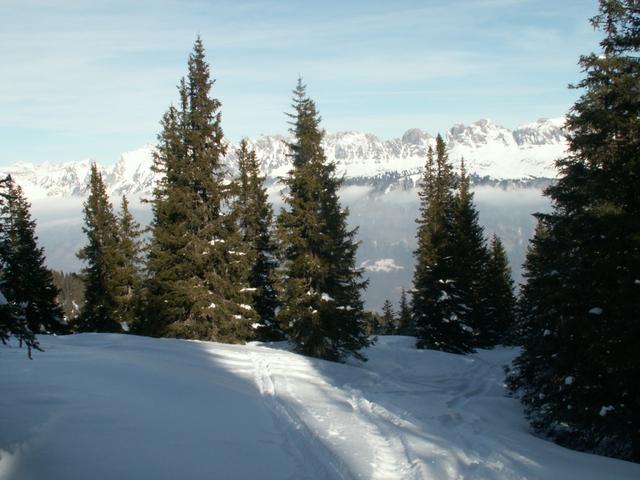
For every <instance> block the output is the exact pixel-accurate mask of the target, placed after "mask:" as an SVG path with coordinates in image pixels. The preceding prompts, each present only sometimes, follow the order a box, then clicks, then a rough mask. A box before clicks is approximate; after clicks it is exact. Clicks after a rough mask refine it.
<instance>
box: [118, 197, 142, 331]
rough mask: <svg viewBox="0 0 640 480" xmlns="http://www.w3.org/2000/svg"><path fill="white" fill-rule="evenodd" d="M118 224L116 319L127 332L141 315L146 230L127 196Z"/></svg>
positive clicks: (123, 202) (124, 198) (123, 200)
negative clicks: (135, 216)
mask: <svg viewBox="0 0 640 480" xmlns="http://www.w3.org/2000/svg"><path fill="white" fill-rule="evenodd" d="M117 222H118V223H117V247H116V262H115V269H114V271H113V284H114V290H115V302H116V304H115V310H114V319H115V320H116V321H117V322H118V323H119V324H120V325H121V326H122V329H123V330H124V331H129V329H130V328H132V327H135V324H136V322H137V321H138V318H139V315H140V298H141V297H140V295H141V286H142V277H141V274H140V269H141V262H142V258H141V255H142V243H141V241H140V235H141V234H142V229H141V228H140V224H139V223H138V222H137V221H136V220H135V218H133V215H132V214H131V212H130V211H129V201H128V200H127V197H126V196H123V197H122V205H121V209H120V213H119V215H118V217H117Z"/></svg>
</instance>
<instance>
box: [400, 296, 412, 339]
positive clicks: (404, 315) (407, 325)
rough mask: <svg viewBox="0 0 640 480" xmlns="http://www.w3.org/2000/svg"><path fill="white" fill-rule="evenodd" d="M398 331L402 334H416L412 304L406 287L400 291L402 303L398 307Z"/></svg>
mask: <svg viewBox="0 0 640 480" xmlns="http://www.w3.org/2000/svg"><path fill="white" fill-rule="evenodd" d="M398 333H399V334H400V335H415V334H416V329H415V326H414V325H413V320H412V318H411V306H410V305H409V301H408V300H407V292H406V291H405V289H404V288H403V289H402V291H401V293H400V305H399V307H398Z"/></svg>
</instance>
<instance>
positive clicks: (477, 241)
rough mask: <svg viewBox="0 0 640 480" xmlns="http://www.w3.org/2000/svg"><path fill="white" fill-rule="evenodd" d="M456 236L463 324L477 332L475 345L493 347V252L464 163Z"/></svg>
mask: <svg viewBox="0 0 640 480" xmlns="http://www.w3.org/2000/svg"><path fill="white" fill-rule="evenodd" d="M454 205H455V206H454V209H455V210H454V212H455V213H454V234H453V238H452V242H453V248H454V250H455V253H454V268H455V269H456V271H455V273H454V274H453V275H452V278H453V279H454V280H455V282H456V285H457V287H458V291H459V293H460V304H461V306H462V308H461V312H462V314H461V318H460V320H461V321H462V322H463V323H464V324H465V325H467V326H468V327H471V328H472V329H473V334H474V340H473V342H474V345H475V346H479V347H487V346H491V342H492V339H491V338H490V337H491V336H490V335H489V333H488V331H487V330H489V329H490V328H491V327H490V326H489V324H490V323H491V318H490V316H489V309H488V307H489V303H488V302H487V296H488V294H489V292H488V291H487V290H488V289H489V288H491V287H490V286H489V285H488V284H487V275H486V272H485V268H486V266H487V263H488V261H489V252H488V251H487V245H486V241H485V238H484V229H483V228H482V227H481V226H480V223H479V220H478V211H477V209H476V207H475V205H474V203H473V192H471V185H470V180H469V175H468V174H467V171H466V169H465V165H464V160H462V161H461V164H460V176H459V179H458V191H457V195H456V198H455V203H454Z"/></svg>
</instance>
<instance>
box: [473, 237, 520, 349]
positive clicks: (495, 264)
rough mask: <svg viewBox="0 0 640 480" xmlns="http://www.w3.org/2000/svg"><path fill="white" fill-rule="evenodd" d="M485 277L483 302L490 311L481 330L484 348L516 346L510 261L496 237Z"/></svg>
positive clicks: (493, 240)
mask: <svg viewBox="0 0 640 480" xmlns="http://www.w3.org/2000/svg"><path fill="white" fill-rule="evenodd" d="M485 275H486V289H485V295H484V301H485V302H486V306H487V307H486V308H487V310H486V319H485V321H484V323H483V326H482V329H481V333H482V336H483V340H484V346H488V347H491V346H494V345H498V344H503V345H513V344H515V343H517V341H518V340H517V337H516V331H515V310H516V308H515V307H516V298H515V295H514V293H513V288H514V286H513V280H512V279H511V269H510V268H509V259H508V258H507V253H506V252H505V250H504V246H503V245H502V241H501V240H500V238H498V236H497V235H495V234H494V235H493V237H492V239H491V244H490V246H489V260H488V262H487V265H486V269H485Z"/></svg>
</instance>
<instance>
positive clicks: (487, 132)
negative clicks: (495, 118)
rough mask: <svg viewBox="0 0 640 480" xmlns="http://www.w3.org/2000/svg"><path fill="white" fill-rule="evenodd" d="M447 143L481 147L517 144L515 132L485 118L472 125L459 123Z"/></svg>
mask: <svg viewBox="0 0 640 480" xmlns="http://www.w3.org/2000/svg"><path fill="white" fill-rule="evenodd" d="M446 140H447V143H454V144H456V145H464V146H467V147H480V146H483V145H488V144H499V145H505V146H512V145H513V144H514V143H515V139H514V137H513V132H512V131H511V130H509V129H508V128H505V127H501V126H499V125H496V124H495V123H493V122H492V121H491V120H489V119H488V118H483V119H481V120H478V121H476V122H473V123H472V124H471V125H468V126H467V125H464V124H462V123H459V124H457V125H454V126H453V127H451V129H450V130H449V132H448V133H447V136H446Z"/></svg>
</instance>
